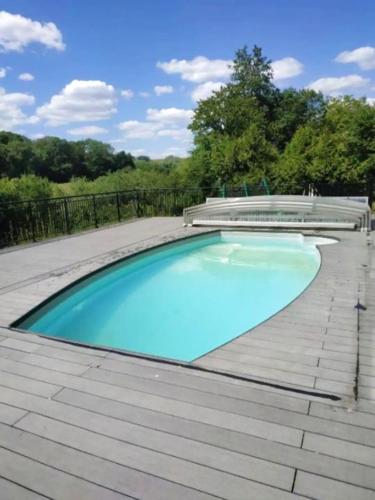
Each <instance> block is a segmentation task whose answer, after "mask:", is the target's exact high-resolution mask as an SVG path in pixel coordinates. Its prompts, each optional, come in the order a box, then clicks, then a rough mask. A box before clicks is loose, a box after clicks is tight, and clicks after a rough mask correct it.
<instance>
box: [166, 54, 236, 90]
mask: <svg viewBox="0 0 375 500" xmlns="http://www.w3.org/2000/svg"><path fill="white" fill-rule="evenodd" d="M231 64H232V61H229V60H224V59H208V58H207V57H205V56H198V57H195V58H194V59H191V60H190V61H187V60H186V59H180V60H178V59H171V60H170V61H169V62H158V63H157V64H156V66H157V67H158V68H160V69H162V70H163V71H164V72H165V73H168V74H179V75H181V78H182V79H183V80H188V81H189V82H195V83H201V82H206V81H213V80H220V79H225V78H229V76H230V75H231V72H232V70H231Z"/></svg>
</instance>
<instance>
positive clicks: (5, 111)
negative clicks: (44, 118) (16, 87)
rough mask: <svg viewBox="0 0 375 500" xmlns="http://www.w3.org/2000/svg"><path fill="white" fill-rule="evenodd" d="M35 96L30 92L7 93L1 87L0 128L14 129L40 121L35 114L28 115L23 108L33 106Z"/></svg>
mask: <svg viewBox="0 0 375 500" xmlns="http://www.w3.org/2000/svg"><path fill="white" fill-rule="evenodd" d="M34 103H35V97H34V96H32V95H30V94H23V93H20V92H13V93H9V94H7V93H6V91H5V89H3V88H0V129H4V130H12V129H13V128H14V127H17V126H19V125H22V124H33V123H36V122H37V121H38V119H37V117H35V116H27V115H26V114H25V113H24V112H23V110H22V108H23V107H24V106H32V105H33V104H34Z"/></svg>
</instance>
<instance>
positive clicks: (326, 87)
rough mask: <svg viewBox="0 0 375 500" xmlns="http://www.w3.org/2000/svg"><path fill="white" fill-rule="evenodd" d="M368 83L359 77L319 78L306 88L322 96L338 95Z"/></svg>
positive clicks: (366, 79) (365, 79) (367, 80)
mask: <svg viewBox="0 0 375 500" xmlns="http://www.w3.org/2000/svg"><path fill="white" fill-rule="evenodd" d="M369 81H370V80H369V79H368V78H363V77H362V76H359V75H347V76H339V77H329V78H320V79H319V80H315V81H314V82H311V83H310V84H309V85H308V86H307V88H309V89H312V90H315V91H317V92H322V93H323V94H328V95H338V94H340V93H342V91H346V90H347V89H355V88H362V87H366V86H367V85H368V83H369Z"/></svg>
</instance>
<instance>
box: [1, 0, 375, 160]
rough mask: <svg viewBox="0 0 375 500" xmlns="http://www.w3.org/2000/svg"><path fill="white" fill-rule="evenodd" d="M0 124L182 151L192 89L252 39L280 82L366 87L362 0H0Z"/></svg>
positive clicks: (367, 31) (204, 85) (209, 86)
mask: <svg viewBox="0 0 375 500" xmlns="http://www.w3.org/2000/svg"><path fill="white" fill-rule="evenodd" d="M0 10H1V12H0V87H1V90H0V128H2V129H7V130H13V131H15V132H19V133H24V134H26V135H28V136H29V137H32V138H36V137H41V136H43V135H57V136H60V137H66V138H68V139H80V138H84V137H87V136H90V137H93V138H97V139H100V140H103V141H106V142H110V143H111V144H112V145H113V146H114V147H115V148H116V149H117V150H121V149H125V150H126V151H130V152H132V153H133V154H135V155H139V154H148V155H150V156H152V157H162V156H165V155H168V154H176V155H180V156H183V155H186V153H187V152H188V151H189V149H191V136H190V134H189V132H188V131H187V130H186V125H187V124H188V123H189V120H190V119H191V116H192V110H193V109H194V107H195V105H196V101H197V99H199V98H204V97H205V96H208V95H209V94H210V92H212V91H213V90H215V89H217V88H219V87H220V85H221V84H224V83H225V82H226V81H228V78H229V75H230V68H228V62H229V61H230V60H231V59H232V58H233V54H234V52H235V50H236V49H238V48H240V47H242V46H243V45H245V44H246V45H248V46H249V47H252V46H253V45H254V44H257V45H259V46H261V47H262V48H263V50H264V53H265V54H266V55H267V56H268V57H269V58H271V59H272V60H273V61H274V64H275V65H274V73H275V83H276V84H277V85H278V86H280V87H286V86H294V87H298V88H303V87H306V86H310V87H312V88H315V89H317V90H321V91H323V92H324V93H325V94H327V95H340V94H342V93H349V94H353V95H355V96H366V97H367V98H368V99H369V102H371V103H373V102H374V101H373V100H372V99H375V4H374V2H373V1H371V0H358V1H343V0H341V1H338V0H315V1H314V2H312V1H310V0H269V1H268V2H266V1H258V0H253V1H251V0H246V1H243V0H163V1H162V0H154V1H145V0H137V1H131V0H109V1H108V0H107V1H103V0H59V1H51V0H32V1H30V0H2V1H1V4H0Z"/></svg>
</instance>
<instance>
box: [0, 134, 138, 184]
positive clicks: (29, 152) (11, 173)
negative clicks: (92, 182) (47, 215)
mask: <svg viewBox="0 0 375 500" xmlns="http://www.w3.org/2000/svg"><path fill="white" fill-rule="evenodd" d="M134 167H135V164H134V159H133V157H132V155H131V154H129V153H125V151H120V152H119V153H116V152H115V151H114V150H113V148H112V146H110V145H109V144H105V143H103V142H101V141H96V140H93V139H85V140H83V141H76V142H74V141H67V140H66V139H60V138H59V137H43V138H42V139H37V140H35V141H31V140H30V139H27V138H26V137H24V136H22V135H19V134H14V133H12V132H4V131H3V132H0V177H4V176H7V177H10V178H14V177H19V176H20V175H23V174H36V175H39V176H41V177H46V178H47V179H49V180H51V181H53V182H67V181H69V180H70V179H71V178H72V177H74V176H76V177H87V178H88V179H95V178H97V177H99V176H100V175H104V174H105V173H106V172H112V171H115V170H120V169H132V168H134Z"/></svg>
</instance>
